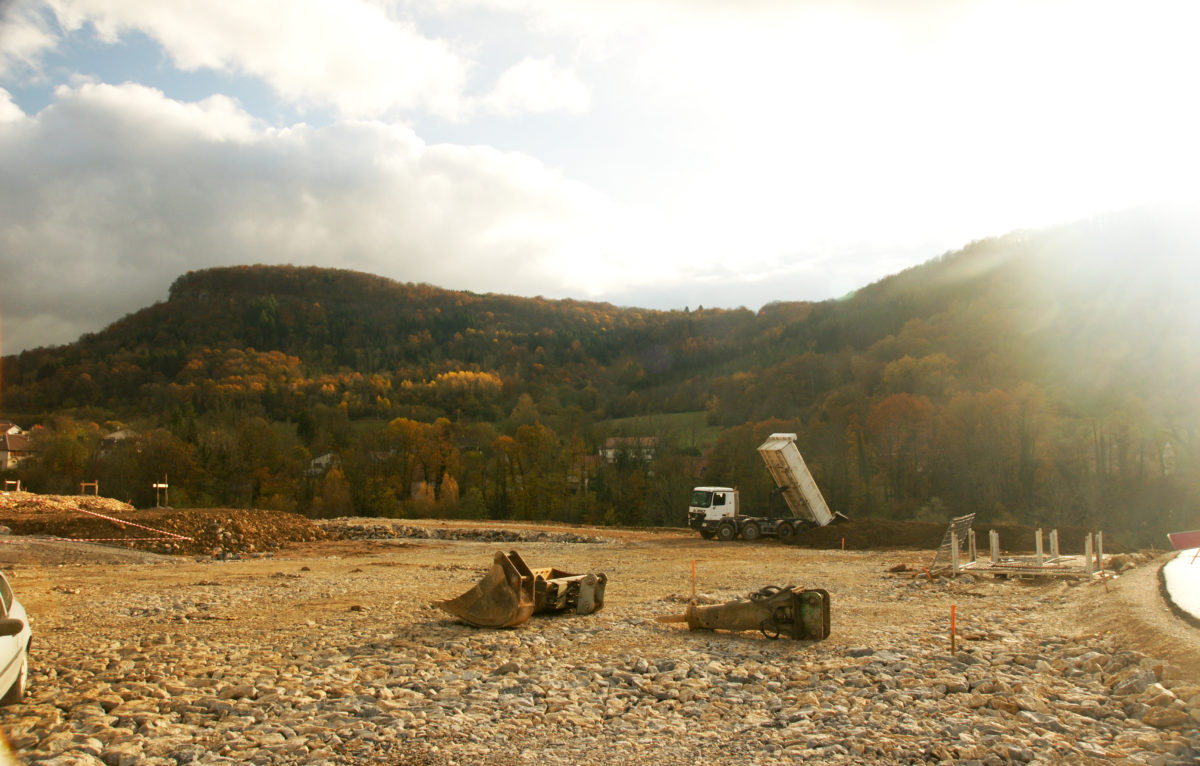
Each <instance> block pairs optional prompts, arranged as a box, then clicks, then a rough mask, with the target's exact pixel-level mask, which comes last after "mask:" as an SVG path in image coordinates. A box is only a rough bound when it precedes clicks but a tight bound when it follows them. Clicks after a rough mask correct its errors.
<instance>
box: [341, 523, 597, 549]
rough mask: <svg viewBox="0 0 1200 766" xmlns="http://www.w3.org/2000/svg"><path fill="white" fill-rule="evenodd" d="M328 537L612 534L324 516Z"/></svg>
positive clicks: (572, 537)
mask: <svg viewBox="0 0 1200 766" xmlns="http://www.w3.org/2000/svg"><path fill="white" fill-rule="evenodd" d="M317 523H318V524H320V526H321V528H322V529H324V530H325V532H326V533H328V534H329V536H330V537H333V538H336V539H341V540H400V539H405V538H411V539H422V540H474V541H476V542H485V543H609V542H612V539H611V538H606V537H598V536H596V535H582V534H577V533H575V532H556V531H553V530H546V529H540V530H539V529H517V528H510V529H499V528H495V527H485V526H479V527H475V526H470V527H426V526H414V525H411V524H405V523H404V522H402V521H396V520H392V519H363V518H355V519H324V520H321V521H318V522H317Z"/></svg>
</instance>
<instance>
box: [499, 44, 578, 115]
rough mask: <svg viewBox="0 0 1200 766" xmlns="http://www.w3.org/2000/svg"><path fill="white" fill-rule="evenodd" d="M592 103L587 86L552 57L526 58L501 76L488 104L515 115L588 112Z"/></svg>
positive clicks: (503, 112)
mask: <svg viewBox="0 0 1200 766" xmlns="http://www.w3.org/2000/svg"><path fill="white" fill-rule="evenodd" d="M589 100H590V99H589V95H588V88H587V86H586V85H584V84H583V82H582V81H581V80H580V79H579V77H578V76H577V75H576V74H575V73H574V72H572V71H570V70H568V69H563V68H561V67H559V66H558V65H557V64H556V63H555V62H554V60H553V59H551V58H526V59H524V60H522V61H521V62H520V63H518V64H515V65H514V66H512V67H511V68H509V69H508V70H507V71H505V72H504V74H502V75H500V78H499V79H498V80H497V82H496V87H495V90H493V91H492V93H491V94H490V95H489V96H488V97H487V99H485V103H486V104H487V106H488V107H489V108H490V109H491V110H492V111H495V112H498V113H500V114H504V115H512V114H522V113H531V114H541V113H545V112H558V111H564V112H572V113H579V112H585V111H587V108H588V104H589Z"/></svg>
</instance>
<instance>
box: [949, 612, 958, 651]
mask: <svg viewBox="0 0 1200 766" xmlns="http://www.w3.org/2000/svg"><path fill="white" fill-rule="evenodd" d="M957 632H958V626H957V625H955V615H954V604H951V605H950V654H954V653H955V652H957V651H958V646H957V642H956V640H955V634H956V633H957Z"/></svg>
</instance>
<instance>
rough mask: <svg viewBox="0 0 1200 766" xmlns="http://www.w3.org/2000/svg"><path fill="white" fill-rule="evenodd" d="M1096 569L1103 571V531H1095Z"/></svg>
mask: <svg viewBox="0 0 1200 766" xmlns="http://www.w3.org/2000/svg"><path fill="white" fill-rule="evenodd" d="M1096 569H1098V570H1100V571H1101V572H1103V571H1104V531H1103V530H1101V531H1099V532H1097V533H1096Z"/></svg>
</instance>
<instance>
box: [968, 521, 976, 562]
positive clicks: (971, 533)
mask: <svg viewBox="0 0 1200 766" xmlns="http://www.w3.org/2000/svg"><path fill="white" fill-rule="evenodd" d="M967 541H968V544H967V547H968V548H970V550H971V563H972V564H974V563H975V559H976V558H977V557H978V551H976V550H975V530H974V529H968V530H967Z"/></svg>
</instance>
